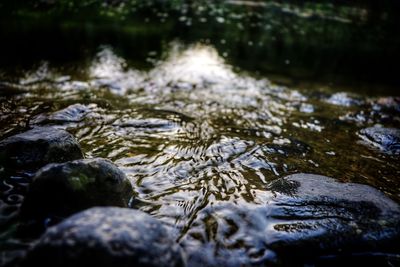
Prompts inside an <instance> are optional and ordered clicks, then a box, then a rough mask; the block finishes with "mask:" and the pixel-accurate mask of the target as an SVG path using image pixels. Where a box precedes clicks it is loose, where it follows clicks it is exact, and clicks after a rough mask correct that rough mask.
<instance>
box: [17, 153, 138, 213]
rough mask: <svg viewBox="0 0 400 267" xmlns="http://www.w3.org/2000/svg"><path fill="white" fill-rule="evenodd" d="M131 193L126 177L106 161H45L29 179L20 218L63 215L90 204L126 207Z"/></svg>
mask: <svg viewBox="0 0 400 267" xmlns="http://www.w3.org/2000/svg"><path fill="white" fill-rule="evenodd" d="M132 196H133V190H132V186H131V184H130V182H129V180H128V178H127V177H126V176H125V174H124V173H123V172H122V171H121V170H120V169H118V167H116V166H115V165H114V164H113V163H112V162H111V161H109V160H105V159H100V158H97V159H83V160H76V161H71V162H67V163H61V164H49V165H47V166H45V167H43V168H42V169H40V170H39V171H38V172H37V174H36V176H35V177H34V178H33V181H32V183H31V185H30V187H29V190H28V193H27V196H26V198H25V199H24V202H23V204H22V207H21V215H22V217H23V218H24V219H32V218H35V219H44V218H54V217H55V218H57V217H63V218H65V217H67V216H69V215H71V214H73V213H75V212H78V211H81V210H84V209H87V208H90V207H94V206H119V207H127V206H128V203H129V201H130V199H131V198H132Z"/></svg>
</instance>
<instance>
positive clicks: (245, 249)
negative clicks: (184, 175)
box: [182, 174, 400, 266]
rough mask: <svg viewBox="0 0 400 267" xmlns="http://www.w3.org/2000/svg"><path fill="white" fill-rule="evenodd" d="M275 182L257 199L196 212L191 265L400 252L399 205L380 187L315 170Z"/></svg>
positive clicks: (299, 261)
mask: <svg viewBox="0 0 400 267" xmlns="http://www.w3.org/2000/svg"><path fill="white" fill-rule="evenodd" d="M269 189H270V190H271V191H270V192H265V193H261V192H259V193H258V194H259V195H258V198H257V199H256V201H257V202H259V204H251V203H240V204H232V203H226V202H220V203H215V204H214V205H210V206H207V207H206V208H205V209H203V210H202V211H201V212H200V213H198V214H197V216H196V219H195V220H194V221H193V222H192V224H191V228H190V230H189V231H188V232H187V234H186V235H185V237H184V238H183V240H182V245H183V246H184V247H186V252H187V254H188V262H189V266H265V265H268V266H269V265H271V264H272V265H274V264H278V265H285V266H293V265H295V266H303V265H305V264H310V265H312V266H314V265H315V264H316V263H321V264H322V265H323V266H326V265H328V264H331V263H335V264H336V263H340V264H338V265H343V263H344V264H345V263H346V262H355V261H356V262H358V263H365V262H366V263H367V265H368V263H370V262H380V260H382V259H388V258H392V259H394V260H396V259H397V258H398V257H399V256H400V207H399V205H397V204H396V203H395V202H393V201H392V200H391V199H389V198H388V197H386V196H385V195H384V194H383V193H381V192H379V191H378V190H376V189H374V188H372V187H370V186H367V185H361V184H353V183H339V182H337V181H335V180H334V179H332V178H329V177H325V176H319V175H311V174H295V175H291V176H288V177H286V178H281V179H278V180H276V181H274V182H272V183H271V184H270V185H269ZM335 264H334V265H333V266H336V265H337V264H336V265H335ZM379 266H382V265H379Z"/></svg>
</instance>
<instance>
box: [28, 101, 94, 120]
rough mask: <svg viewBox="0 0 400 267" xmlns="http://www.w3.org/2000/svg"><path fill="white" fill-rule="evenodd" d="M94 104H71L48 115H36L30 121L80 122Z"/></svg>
mask: <svg viewBox="0 0 400 267" xmlns="http://www.w3.org/2000/svg"><path fill="white" fill-rule="evenodd" d="M93 107H94V105H89V106H85V105H82V104H73V105H70V106H68V107H66V108H64V109H62V110H59V111H57V112H54V113H52V114H50V115H47V116H46V115H44V114H41V115H38V116H37V117H36V118H34V119H33V120H32V123H36V124H43V123H64V122H80V121H82V120H83V119H85V117H86V116H87V115H88V114H89V113H90V112H91V111H92V108H93Z"/></svg>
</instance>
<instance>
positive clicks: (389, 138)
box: [360, 127, 400, 154]
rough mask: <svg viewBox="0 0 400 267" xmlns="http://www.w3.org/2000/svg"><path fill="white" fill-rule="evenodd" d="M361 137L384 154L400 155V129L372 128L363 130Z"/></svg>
mask: <svg viewBox="0 0 400 267" xmlns="http://www.w3.org/2000/svg"><path fill="white" fill-rule="evenodd" d="M360 137H361V138H362V139H363V140H364V141H366V142H367V143H369V144H371V145H373V146H375V147H378V148H379V149H380V150H382V151H384V152H387V153H390V154H400V129H395V128H383V127H370V128H365V129H362V130H361V131H360Z"/></svg>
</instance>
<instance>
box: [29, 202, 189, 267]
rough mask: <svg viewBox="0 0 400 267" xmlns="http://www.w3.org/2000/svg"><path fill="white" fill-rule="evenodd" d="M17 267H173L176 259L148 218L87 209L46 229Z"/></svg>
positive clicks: (166, 237)
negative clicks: (20, 266)
mask: <svg viewBox="0 0 400 267" xmlns="http://www.w3.org/2000/svg"><path fill="white" fill-rule="evenodd" d="M22 266H42V267H46V266H59V267H87V266H97V267H115V266H118V267H131V266H136V267H178V266H183V260H182V254H181V251H180V248H179V246H178V245H177V243H176V242H175V241H174V240H173V239H172V237H171V235H170V234H169V231H168V229H167V228H166V227H165V226H163V225H162V223H161V222H159V221H158V220H156V219H155V218H153V217H151V216H150V215H148V214H146V213H144V212H141V211H138V210H132V209H124V208H99V207H96V208H92V209H89V210H86V211H83V212H81V213H78V214H75V215H74V216H72V217H70V218H68V219H66V220H65V221H63V222H62V223H60V224H58V225H56V226H54V227H51V228H49V229H48V230H47V231H46V232H45V234H44V235H43V236H42V237H41V239H40V240H39V241H38V242H37V243H36V244H35V245H34V246H33V248H32V249H31V250H30V251H29V252H28V254H27V257H26V258H25V260H24V261H23V263H22Z"/></svg>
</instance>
